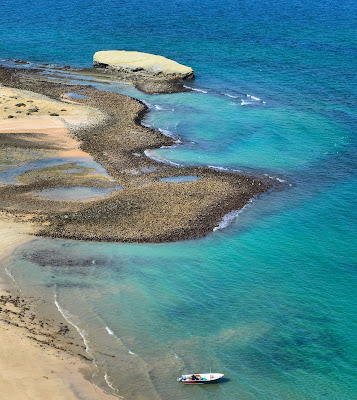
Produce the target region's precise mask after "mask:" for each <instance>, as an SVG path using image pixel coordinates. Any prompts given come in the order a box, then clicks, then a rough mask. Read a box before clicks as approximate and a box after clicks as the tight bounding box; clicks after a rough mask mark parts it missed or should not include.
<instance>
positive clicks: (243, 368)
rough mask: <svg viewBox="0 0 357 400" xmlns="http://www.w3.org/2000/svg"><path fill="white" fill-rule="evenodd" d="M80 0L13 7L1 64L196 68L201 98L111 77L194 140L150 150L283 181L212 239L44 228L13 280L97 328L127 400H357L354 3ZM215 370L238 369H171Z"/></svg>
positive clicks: (105, 366) (93, 332)
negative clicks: (115, 238) (143, 239)
mask: <svg viewBox="0 0 357 400" xmlns="http://www.w3.org/2000/svg"><path fill="white" fill-rule="evenodd" d="M84 3H85V5H86V7H84V6H83V2H79V1H72V2H71V3H70V4H60V3H58V2H54V1H52V0H51V1H46V2H44V1H37V2H36V4H35V5H34V6H33V7H32V8H31V9H29V8H27V7H26V8H25V7H24V8H21V5H22V1H19V2H17V5H18V6H17V8H16V13H15V11H14V7H12V5H11V4H10V3H7V4H6V5H4V7H3V8H4V14H3V15H4V16H5V15H6V18H4V17H0V22H1V24H0V58H22V59H29V60H30V61H32V62H35V63H36V62H37V63H44V62H51V63H52V62H53V63H57V64H60V65H65V64H72V65H74V66H89V65H90V64H91V56H92V54H93V53H94V52H95V51H97V50H103V49H113V48H115V49H121V48H125V49H135V50H141V51H146V52H152V53H157V54H163V55H166V56H168V57H171V58H174V59H176V60H177V61H180V62H182V63H185V64H188V65H190V66H192V67H193V68H194V69H195V72H196V75H197V79H196V81H195V82H194V83H190V86H192V87H193V89H196V91H194V92H190V93H181V94H171V95H155V96H148V95H144V94H141V93H139V92H138V91H137V90H135V89H133V88H131V87H128V86H123V85H118V84H112V85H98V87H101V88H106V89H107V90H114V91H119V92H122V93H126V94H129V95H132V96H135V97H139V98H141V99H142V100H144V101H146V102H147V103H148V104H149V105H150V107H151V112H150V113H149V114H148V116H147V118H146V120H145V123H146V124H148V125H151V126H154V127H156V128H160V129H162V130H163V131H165V132H167V133H168V134H171V135H173V136H174V137H177V138H180V139H181V140H182V142H183V143H182V144H177V145H176V146H175V147H174V148H165V149H160V150H156V151H154V152H151V154H152V155H153V156H155V157H161V158H163V159H166V160H168V161H171V162H175V163H179V164H194V165H197V164H202V165H211V166H214V167H219V168H222V167H223V168H228V169H230V170H243V171H247V172H253V173H257V174H262V175H263V174H268V175H270V176H274V177H277V178H279V179H280V180H284V181H285V182H286V185H285V186H284V190H282V191H280V192H274V193H270V194H267V195H264V196H261V197H260V198H259V199H255V200H254V201H253V202H252V203H251V204H250V205H248V206H247V207H246V208H245V209H244V211H243V212H241V213H240V214H239V215H238V217H237V219H236V220H235V222H234V223H233V224H232V225H229V226H228V227H227V228H225V229H221V230H216V231H215V232H213V233H211V234H210V235H208V236H207V237H206V238H203V239H199V240H193V241H183V242H178V243H172V244H155V245H135V244H130V245H129V244H106V243H83V242H74V241H65V240H48V239H38V240H36V241H35V242H33V243H31V244H29V245H26V246H24V247H23V248H21V249H20V250H19V251H18V252H17V253H16V254H15V256H14V257H13V258H12V259H11V262H10V264H9V266H8V267H9V270H10V271H11V273H12V274H13V276H14V277H15V279H16V280H17V281H18V282H19V284H20V286H21V287H22V288H23V290H25V291H28V292H34V291H35V292H36V294H38V293H42V295H43V296H44V297H45V298H47V299H49V300H50V301H51V302H53V304H54V301H55V296H56V299H57V304H58V305H59V306H60V307H62V308H61V309H62V312H65V313H66V316H67V317H68V318H69V320H71V321H72V322H73V323H75V324H76V325H77V326H79V327H80V329H81V330H82V331H83V332H84V333H83V334H84V336H85V338H86V340H87V343H88V346H89V351H90V352H91V353H92V354H93V355H94V357H95V359H96V363H97V365H98V374H97V376H96V377H95V379H97V381H99V382H101V383H103V384H105V382H104V381H103V377H104V376H105V374H106V377H107V381H108V382H109V384H110V385H111V386H112V387H114V388H115V390H116V393H117V394H120V395H124V397H126V398H130V397H132V398H139V397H140V396H143V398H148V399H154V398H156V396H161V398H162V399H168V398H170V399H192V400H193V399H195V400H196V399H198V400H200V399H217V400H228V399H229V400H231V399H240V400H246V399H247V400H248V399H249V400H253V399H254V400H270V399H277V400H285V399H294V400H295V399H301V400H303V399H304V400H306V399H308V400H310V399H313V400H317V399H318V400H320V399H327V400H335V399H338V400H340V399H341V400H352V399H355V398H356V396H357V385H356V379H355V378H356V366H357V362H356V361H357V351H356V350H357V349H356V343H357V341H356V339H357V329H356V326H357V317H356V313H355V310H356V305H357V304H356V283H357V282H356V280H357V275H356V271H357V270H356V265H357V263H356V239H357V232H356V231H357V228H356V222H355V221H356V217H357V215H356V213H357V212H356V207H355V203H356V202H355V194H356V192H357V178H356V174H355V167H356V160H357V154H356V131H357V129H356V128H357V121H356V106H355V99H356V98H357V92H356V90H357V82H356V71H355V66H356V45H355V43H356V38H357V33H356V32H357V29H356V6H355V4H354V2H352V1H349V0H343V1H340V2H337V1H336V0H330V1H328V2H323V3H322V2H316V1H313V2H302V1H298V2H294V3H287V2H286V1H281V0H277V1H269V2H267V1H261V2H252V1H249V0H247V1H242V2H222V1H220V0H213V1H209V2H208V1H203V2H193V1H190V0H185V1H174V2H171V3H167V2H165V3H164V2H162V1H161V0H155V1H153V2H150V3H149V4H146V6H145V12H144V10H143V9H142V5H141V3H139V2H137V1H135V0H134V1H131V2H128V1H122V2H120V3H115V4H113V2H110V1H107V0H105V1H102V2H100V3H97V2H92V1H85V2H84ZM19 8H21V9H22V10H23V14H19V13H18V11H17V10H18V9H19ZM34 21H36V22H41V23H36V24H34ZM5 38H6V40H5ZM74 298H75V299H76V301H75V302H74V301H73V299H74ZM68 313H70V314H68ZM133 353H134V354H133ZM112 355H115V356H116V357H114V358H113V357H111V356H112ZM210 367H212V370H215V371H218V372H222V373H225V377H226V378H227V379H226V380H225V381H224V382H222V383H221V384H220V385H211V386H209V387H207V386H199V387H184V386H183V385H180V384H178V383H177V382H176V381H175V379H176V377H178V376H180V375H181V373H186V372H187V373H189V372H205V371H209V369H210ZM128 371H129V372H128ZM128 373H129V374H136V375H137V376H138V377H139V378H140V380H139V381H140V383H139V384H138V382H136V383H135V385H131V384H130V383H129V382H128V379H127V378H128ZM109 390H110V389H109Z"/></svg>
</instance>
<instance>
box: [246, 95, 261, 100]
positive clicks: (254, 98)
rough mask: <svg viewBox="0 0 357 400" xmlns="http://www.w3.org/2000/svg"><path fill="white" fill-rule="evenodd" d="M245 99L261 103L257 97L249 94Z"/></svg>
mask: <svg viewBox="0 0 357 400" xmlns="http://www.w3.org/2000/svg"><path fill="white" fill-rule="evenodd" d="M247 97H249V98H250V99H252V100H255V101H261V99H260V98H259V97H255V96H252V95H251V94H247Z"/></svg>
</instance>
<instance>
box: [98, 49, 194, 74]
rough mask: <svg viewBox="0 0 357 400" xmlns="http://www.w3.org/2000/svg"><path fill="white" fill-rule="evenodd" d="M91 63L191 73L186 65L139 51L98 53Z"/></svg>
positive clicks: (165, 72) (169, 72)
mask: <svg viewBox="0 0 357 400" xmlns="http://www.w3.org/2000/svg"><path fill="white" fill-rule="evenodd" d="M93 62H94V63H101V64H108V65H112V66H117V67H122V68H129V69H136V68H143V69H145V70H148V71H152V72H154V73H157V72H162V73H164V74H184V75H186V74H191V73H193V70H192V68H190V67H187V66H186V65H182V64H179V63H177V62H176V61H173V60H170V59H168V58H166V57H163V56H157V55H154V54H148V53H141V52H139V51H125V50H110V51H98V52H96V53H95V54H94V56H93Z"/></svg>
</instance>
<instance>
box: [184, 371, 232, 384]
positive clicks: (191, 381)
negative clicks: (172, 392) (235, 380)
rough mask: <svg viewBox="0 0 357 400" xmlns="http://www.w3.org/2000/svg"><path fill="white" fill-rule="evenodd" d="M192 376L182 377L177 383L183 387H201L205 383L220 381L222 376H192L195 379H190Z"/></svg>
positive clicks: (214, 374) (213, 374) (215, 374)
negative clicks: (183, 385)
mask: <svg viewBox="0 0 357 400" xmlns="http://www.w3.org/2000/svg"><path fill="white" fill-rule="evenodd" d="M192 375H193V374H189V375H182V376H181V378H179V379H177V380H178V381H180V382H182V383H184V384H185V385H203V384H206V383H213V382H217V381H218V380H219V379H221V378H222V377H223V376H224V374H218V373H210V374H194V375H195V377H196V378H197V379H192Z"/></svg>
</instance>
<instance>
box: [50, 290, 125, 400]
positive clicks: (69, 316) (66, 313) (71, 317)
mask: <svg viewBox="0 0 357 400" xmlns="http://www.w3.org/2000/svg"><path fill="white" fill-rule="evenodd" d="M55 289H56V285H55ZM54 297H55V304H56V307H57V309H58V311H59V312H60V313H61V315H62V316H63V318H64V319H65V320H66V321H67V322H68V323H69V324H70V325H72V326H73V327H74V328H75V329H76V331H77V332H78V333H79V335H80V336H81V338H82V340H83V343H84V345H85V348H86V353H87V354H89V355H90V356H91V357H92V362H93V364H94V365H95V367H96V369H97V371H99V368H98V365H97V364H96V362H95V359H94V357H93V354H92V353H91V350H90V348H89V343H88V338H87V332H86V331H85V330H84V329H81V328H80V327H79V326H77V325H76V324H75V323H74V322H73V320H74V319H75V318H76V316H74V315H72V314H71V313H70V312H69V311H67V310H65V309H64V308H62V307H61V306H60V304H59V303H58V300H57V293H56V292H55V295H54ZM108 329H109V328H108ZM113 334H114V333H113ZM93 375H94V374H93ZM104 380H105V382H106V383H107V385H108V386H109V387H110V388H111V389H112V390H114V391H116V389H115V388H114V387H113V385H112V384H111V382H110V381H109V378H108V375H107V373H105V375H104ZM119 397H120V396H119ZM120 398H122V397H120Z"/></svg>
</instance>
